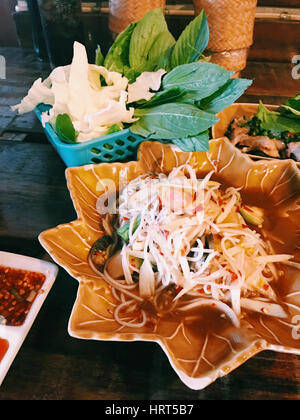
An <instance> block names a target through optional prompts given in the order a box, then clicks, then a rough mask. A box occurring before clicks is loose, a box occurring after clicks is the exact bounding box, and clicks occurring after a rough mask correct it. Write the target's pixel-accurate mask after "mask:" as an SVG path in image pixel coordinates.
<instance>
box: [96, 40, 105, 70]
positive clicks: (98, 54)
mask: <svg viewBox="0 0 300 420" xmlns="http://www.w3.org/2000/svg"><path fill="white" fill-rule="evenodd" d="M95 64H96V66H103V64H104V55H103V54H102V51H101V47H100V45H98V47H97V49H96V61H95Z"/></svg>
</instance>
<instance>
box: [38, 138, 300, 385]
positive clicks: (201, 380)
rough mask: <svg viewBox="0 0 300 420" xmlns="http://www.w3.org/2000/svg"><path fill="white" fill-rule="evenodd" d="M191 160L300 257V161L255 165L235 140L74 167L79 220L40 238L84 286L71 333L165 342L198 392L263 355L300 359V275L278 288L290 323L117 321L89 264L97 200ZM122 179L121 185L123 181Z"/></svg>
mask: <svg viewBox="0 0 300 420" xmlns="http://www.w3.org/2000/svg"><path fill="white" fill-rule="evenodd" d="M184 163H189V164H190V165H192V166H193V167H194V168H196V169H197V172H198V175H199V177H203V176H204V175H206V174H207V173H208V172H210V171H212V170H214V171H215V179H216V180H219V181H221V182H223V183H224V184H226V185H232V186H234V187H241V188H242V194H243V196H244V199H245V201H246V202H247V203H249V204H257V205H262V206H267V207H268V208H269V209H271V210H272V211H271V212H270V217H269V218H268V220H267V221H266V223H265V226H264V230H265V232H266V234H267V235H268V236H269V238H270V240H271V241H272V243H273V245H274V247H275V248H276V251H278V252H285V253H292V254H294V255H295V257H296V261H299V260H300V248H299V235H300V217H299V216H300V196H299V191H300V173H299V171H298V169H297V167H296V165H295V163H294V162H292V161H272V162H270V161H259V162H253V161H252V160H251V159H250V158H249V157H247V156H246V155H243V154H242V153H240V152H239V151H238V150H237V149H236V148H235V147H233V146H232V145H231V144H230V143H229V141H228V140H226V139H224V138H222V139H219V140H213V141H212V142H211V151H210V153H183V152H180V151H178V149H176V148H174V146H169V145H163V144H161V143H157V142H145V143H143V144H142V145H141V147H140V150H139V159H138V161H137V162H130V163H127V164H121V163H115V164H101V165H90V166H84V167H78V168H69V169H67V172H66V175H67V181H68V187H69V189H70V192H71V196H72V199H73V202H74V206H75V208H76V211H77V214H78V220H76V221H74V222H72V223H68V224H65V225H61V226H58V227H56V228H54V229H51V230H48V231H46V232H44V233H42V234H41V235H40V241H41V243H42V245H43V246H44V247H45V249H46V250H47V251H48V253H49V254H50V255H51V256H52V258H53V259H54V260H55V261H56V262H57V263H58V264H60V265H61V266H63V267H64V268H65V269H66V270H67V271H68V272H69V273H70V275H71V276H73V277H74V278H76V279H77V280H78V281H79V284H80V285H79V290H78V296H77V299H76V302H75V305H74V308H73V311H72V314H71V318H70V322H69V333H70V334H71V336H73V337H76V338H79V339H94V340H115V341H120V340H124V341H125V340H126V341H134V340H143V341H153V342H156V343H158V344H159V345H160V346H161V347H162V349H163V350H164V351H165V353H166V354H167V356H168V358H169V360H170V363H171V365H172V366H173V368H174V369H175V371H176V372H177V374H178V375H179V377H180V378H181V380H182V381H183V382H184V383H185V384H186V385H187V386H188V387H190V388H192V389H203V388H205V387H206V386H208V385H209V384H211V383H212V382H213V381H215V380H216V379H217V378H219V377H222V376H224V375H226V374H228V373H229V372H231V371H232V370H233V369H235V368H237V367H238V366H240V365H241V364H243V363H244V362H246V360H247V359H249V358H251V357H252V356H254V355H255V354H257V353H258V352H261V351H263V350H266V349H268V350H274V351H280V352H290V353H296V354H300V334H299V331H298V328H299V324H298V322H300V309H299V306H300V275H299V271H297V270H296V269H294V268H292V267H290V268H289V269H286V273H285V281H283V282H282V283H281V284H280V285H279V286H278V289H279V290H280V297H279V298H280V300H281V301H283V302H284V303H285V305H286V307H287V308H289V311H290V315H289V317H288V318H287V319H284V320H282V319H276V318H271V317H268V316H266V315H264V314H263V313H261V314H252V313H248V314H245V316H244V318H243V320H242V323H241V327H240V328H239V329H237V328H235V327H233V326H232V325H231V324H230V323H229V321H227V320H226V319H224V318H222V317H220V313H218V312H217V311H216V312H215V315H214V316H213V317H212V316H210V318H209V319H210V322H207V319H206V316H205V315H206V310H207V309H206V310H205V309H204V308H203V309H199V311H203V312H201V316H202V321H201V322H199V319H198V321H196V322H195V321H191V320H189V321H187V322H185V320H184V319H180V318H171V317H169V318H161V319H160V321H159V322H158V324H157V326H156V328H154V327H153V325H151V324H149V325H146V326H145V327H144V328H143V329H142V330H140V329H129V328H128V327H124V326H121V327H120V325H118V324H117V323H116V322H115V320H114V318H113V315H112V314H113V311H114V307H115V300H114V297H113V296H112V294H111V291H110V288H109V286H108V285H107V284H106V282H105V280H103V279H102V278H101V277H99V276H98V275H97V274H96V273H95V272H94V271H93V270H92V269H91V268H90V266H89V264H88V254H89V251H90V248H91V246H92V244H93V243H94V242H95V240H96V239H98V238H99V237H100V236H102V235H103V231H104V230H103V227H102V220H101V216H100V215H99V214H98V212H97V210H96V202H97V199H98V198H99V197H100V195H101V194H103V192H104V191H106V190H109V188H110V186H111V185H112V181H113V182H114V183H116V185H119V184H120V182H121V183H122V182H123V181H124V179H125V178H126V177H127V182H128V181H130V180H132V179H134V178H136V177H137V176H138V175H141V174H144V173H148V172H152V173H153V172H156V173H159V172H164V173H169V172H170V171H171V170H172V169H173V168H174V167H176V166H179V165H182V164H184ZM120 180H121V181H120Z"/></svg>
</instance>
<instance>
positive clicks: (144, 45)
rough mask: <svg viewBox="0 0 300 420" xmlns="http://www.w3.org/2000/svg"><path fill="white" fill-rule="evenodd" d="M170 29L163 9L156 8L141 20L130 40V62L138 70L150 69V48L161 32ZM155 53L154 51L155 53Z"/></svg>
mask: <svg viewBox="0 0 300 420" xmlns="http://www.w3.org/2000/svg"><path fill="white" fill-rule="evenodd" d="M167 31H168V26H167V22H166V19H165V16H164V13H163V9H154V10H151V11H150V12H148V13H147V14H146V16H145V17H144V18H143V19H142V20H140V21H139V22H138V23H137V25H136V27H135V29H134V31H133V33H132V37H131V40H130V48H129V64H130V67H131V68H132V69H133V70H135V71H136V72H140V73H142V72H144V71H146V70H145V69H147V70H148V71H149V61H148V60H149V54H150V50H151V48H152V46H153V44H154V42H155V41H156V39H157V37H158V36H159V35H160V34H161V33H165V32H167ZM153 54H154V53H153Z"/></svg>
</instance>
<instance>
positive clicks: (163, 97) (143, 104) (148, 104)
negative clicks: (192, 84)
mask: <svg viewBox="0 0 300 420" xmlns="http://www.w3.org/2000/svg"><path fill="white" fill-rule="evenodd" d="M185 95H186V92H185V91H184V90H181V89H179V88H174V89H168V90H163V91H162V92H158V93H156V95H155V96H153V98H151V99H150V100H149V101H145V100H143V101H139V102H138V103H137V108H153V107H154V106H158V105H163V104H168V103H171V102H177V101H178V100H180V99H181V98H183V97H184V96H185Z"/></svg>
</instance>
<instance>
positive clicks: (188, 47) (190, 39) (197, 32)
mask: <svg viewBox="0 0 300 420" xmlns="http://www.w3.org/2000/svg"><path fill="white" fill-rule="evenodd" d="M208 41H209V27H208V21H207V18H206V14H205V11H204V10H203V11H202V12H201V13H200V15H199V16H197V17H196V18H195V19H194V20H193V21H192V22H191V23H190V24H189V25H188V26H187V27H186V28H185V30H184V31H183V32H182V34H181V36H180V37H179V39H178V41H177V42H176V45H175V47H174V50H173V53H172V59H171V63H172V68H175V67H177V66H180V65H182V64H188V63H193V62H195V61H197V60H198V59H199V58H200V56H201V55H202V53H203V51H204V50H205V48H206V47H207V45H208Z"/></svg>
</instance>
